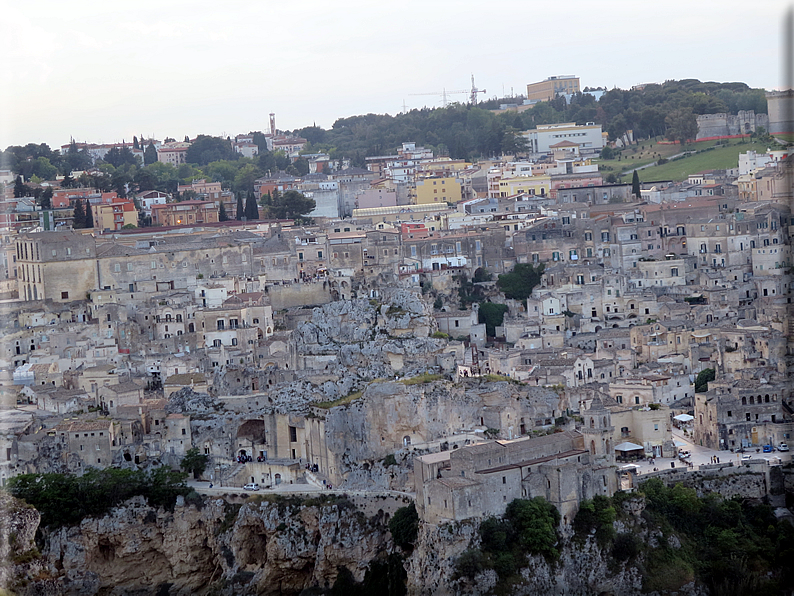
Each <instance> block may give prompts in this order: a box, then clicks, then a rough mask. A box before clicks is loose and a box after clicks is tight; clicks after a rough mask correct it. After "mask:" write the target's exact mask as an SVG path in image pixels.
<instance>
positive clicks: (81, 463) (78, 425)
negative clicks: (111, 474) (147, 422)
mask: <svg viewBox="0 0 794 596" xmlns="http://www.w3.org/2000/svg"><path fill="white" fill-rule="evenodd" d="M55 432H56V434H57V436H59V437H60V439H61V441H63V442H64V443H65V445H66V446H67V450H68V451H67V454H68V466H69V468H70V469H71V470H73V471H83V470H85V469H86V468H89V467H92V468H106V467H108V466H109V465H110V464H111V463H112V461H113V451H114V448H115V447H116V423H114V422H113V421H112V420H110V419H98V420H86V421H79V422H71V423H63V424H60V425H58V426H56V427H55ZM75 468H76V469H75Z"/></svg>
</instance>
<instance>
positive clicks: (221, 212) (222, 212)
mask: <svg viewBox="0 0 794 596" xmlns="http://www.w3.org/2000/svg"><path fill="white" fill-rule="evenodd" d="M218 221H229V216H228V215H227V214H226V207H225V206H224V205H223V201H221V205H220V207H218Z"/></svg>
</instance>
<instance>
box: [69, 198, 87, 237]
mask: <svg viewBox="0 0 794 596" xmlns="http://www.w3.org/2000/svg"><path fill="white" fill-rule="evenodd" d="M72 227H73V228H74V229H76V230H77V229H79V228H84V227H85V209H83V200H82V199H77V200H76V201H75V203H74V221H73V222H72Z"/></svg>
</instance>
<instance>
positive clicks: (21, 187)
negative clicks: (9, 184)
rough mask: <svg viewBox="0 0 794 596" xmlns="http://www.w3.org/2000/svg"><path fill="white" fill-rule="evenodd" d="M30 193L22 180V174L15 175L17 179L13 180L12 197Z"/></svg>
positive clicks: (24, 195)
mask: <svg viewBox="0 0 794 596" xmlns="http://www.w3.org/2000/svg"><path fill="white" fill-rule="evenodd" d="M29 194H30V188H28V187H27V185H26V184H25V183H24V182H22V176H17V179H16V180H15V181H14V198H15V199H18V198H20V197H26V196H28V195H29Z"/></svg>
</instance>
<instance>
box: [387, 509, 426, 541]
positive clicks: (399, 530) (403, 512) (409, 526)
mask: <svg viewBox="0 0 794 596" xmlns="http://www.w3.org/2000/svg"><path fill="white" fill-rule="evenodd" d="M389 532H391V535H392V538H393V539H394V543H395V544H396V545H397V546H399V547H400V548H401V549H403V550H408V549H411V548H413V545H414V543H415V542H416V536H417V534H418V532H419V514H418V513H417V512H416V505H414V504H413V503H411V504H410V505H409V506H408V507H400V508H399V509H398V510H397V511H395V512H394V515H393V516H392V518H391V520H389Z"/></svg>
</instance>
